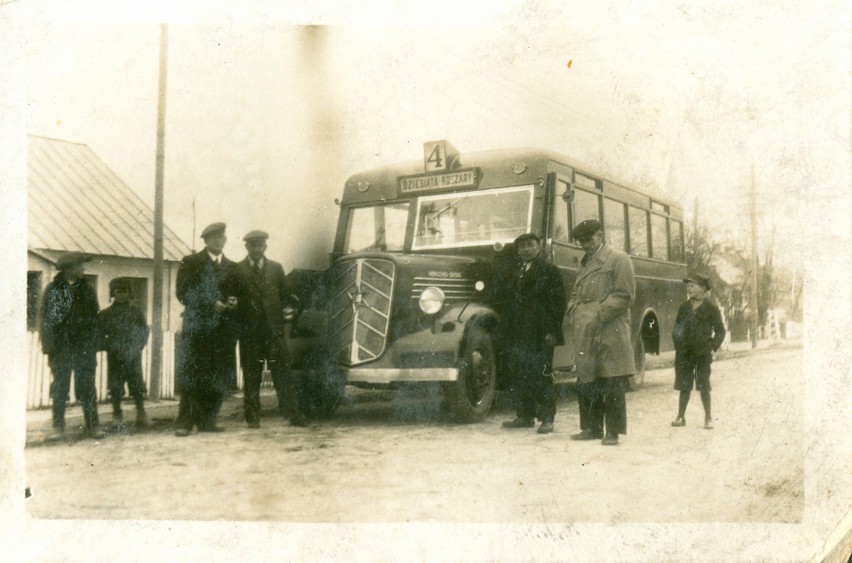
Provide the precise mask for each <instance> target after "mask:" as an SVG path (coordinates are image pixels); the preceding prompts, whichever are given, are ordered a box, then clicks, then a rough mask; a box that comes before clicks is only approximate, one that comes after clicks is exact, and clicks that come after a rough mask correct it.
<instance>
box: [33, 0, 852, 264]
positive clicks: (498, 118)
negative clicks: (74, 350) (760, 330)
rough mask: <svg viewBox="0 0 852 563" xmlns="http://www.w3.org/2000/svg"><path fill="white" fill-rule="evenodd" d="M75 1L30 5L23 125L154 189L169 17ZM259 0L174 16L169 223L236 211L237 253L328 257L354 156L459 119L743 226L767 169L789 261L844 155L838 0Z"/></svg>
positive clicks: (477, 141) (766, 232)
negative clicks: (296, 0)
mask: <svg viewBox="0 0 852 563" xmlns="http://www.w3.org/2000/svg"><path fill="white" fill-rule="evenodd" d="M79 5H80V6H83V7H86V8H88V11H87V10H86V9H81V10H79V11H74V10H68V9H65V8H63V6H64V4H62V3H57V2H35V3H30V4H29V6H28V9H29V10H32V12H31V15H33V16H34V17H33V19H32V21H35V22H38V23H35V24H33V25H32V26H31V27H30V28H29V29H28V32H27V33H26V34H25V36H26V45H25V47H24V49H23V53H24V60H26V61H27V71H26V73H25V80H24V90H23V97H24V98H25V101H26V112H25V113H26V115H25V119H26V125H25V128H26V131H27V132H28V133H29V134H35V135H45V136H49V137H55V138H59V139H65V140H69V141H74V142H80V143H85V144H87V145H89V146H90V147H92V149H94V151H95V152H96V153H97V154H98V155H99V156H100V157H101V158H102V159H103V160H104V161H105V162H106V164H107V165H108V166H109V167H110V168H111V169H112V170H113V171H115V172H116V173H117V174H118V176H119V177H121V178H122V179H123V180H124V181H125V182H126V183H127V184H128V185H129V186H131V187H132V188H133V189H134V190H135V191H136V192H137V193H138V194H139V195H140V196H141V197H142V198H143V199H144V200H145V201H147V202H150V203H151V205H152V207H153V194H154V162H155V159H154V156H155V146H156V145H155V141H156V107H157V106H156V101H157V76H158V74H157V73H158V61H159V59H158V57H159V42H160V26H159V25H158V23H157V22H158V21H159V20H158V19H157V17H156V14H147V13H144V12H141V13H131V14H127V13H123V12H110V11H109V10H101V11H97V10H96V9H95V8H96V7H97V3H94V2H85V3H83V2H81V3H79ZM249 5H250V6H251V5H254V6H259V7H260V8H258V9H255V10H253V11H252V10H249V9H246V10H245V11H243V12H240V13H238V14H237V16H234V17H228V18H222V17H215V15H211V14H206V15H203V16H199V15H198V14H191V13H178V14H175V13H171V14H170V16H171V24H170V25H169V27H168V86H167V97H166V100H167V115H166V169H165V189H164V193H165V221H166V223H167V225H169V226H170V227H171V228H172V229H173V230H174V231H175V232H177V233H178V235H179V236H180V237H181V238H183V239H184V241H186V242H187V243H188V244H190V245H191V246H195V247H196V248H197V247H199V246H200V240H199V239H198V236H199V233H200V231H201V230H202V229H203V228H204V226H205V225H207V224H208V223H211V222H214V221H225V222H226V223H227V224H228V225H229V239H230V242H229V245H228V246H227V247H226V249H225V252H226V254H230V255H231V256H232V257H235V258H240V257H242V255H243V254H244V249H243V248H242V242H241V237H242V235H243V234H244V233H246V232H247V231H249V230H252V229H255V228H260V229H264V230H267V231H269V232H270V235H271V239H270V242H269V255H270V256H272V257H274V258H277V259H279V260H282V261H283V262H284V264H285V267H288V268H291V267H317V266H321V265H323V264H324V263H325V254H326V252H327V251H328V250H329V249H330V245H331V240H332V237H333V231H334V227H335V224H336V216H337V211H338V208H337V207H336V206H335V204H334V198H335V197H338V196H339V195H340V193H341V191H342V187H343V184H344V182H345V180H346V178H347V177H348V176H350V175H351V174H354V173H356V172H357V171H359V170H363V169H365V168H371V167H375V166H381V165H384V164H389V163H392V162H396V161H399V160H415V159H419V158H421V155H422V143H423V142H425V141H430V140H435V139H447V140H449V141H450V142H451V143H452V144H453V145H454V146H455V147H457V148H458V149H459V150H460V151H461V153H462V154H464V153H465V152H471V151H480V150H487V149H493V148H509V147H538V148H544V149H548V150H554V151H557V152H560V153H563V154H566V155H568V156H570V157H571V158H572V159H573V160H576V161H580V162H584V163H588V164H589V167H590V168H591V169H594V170H597V171H600V172H601V173H602V174H604V175H605V176H607V177H610V178H612V179H615V180H617V181H620V182H623V183H626V184H627V185H631V186H636V187H638V188H641V189H644V188H649V189H654V190H657V191H660V192H661V193H663V194H665V195H667V196H668V197H669V198H671V199H674V200H676V201H678V202H680V203H681V204H682V205H683V206H684V208H685V209H686V211H687V214H688V215H689V216H691V215H692V213H693V211H694V209H695V206H696V203H697V205H698V209H699V216H700V218H701V220H702V221H705V222H706V223H707V224H708V225H709V226H711V227H712V228H713V230H714V233H716V234H717V236H718V237H720V238H726V239H730V240H733V241H741V242H742V243H743V244H745V245H746V248H748V246H747V245H748V242H749V230H748V229H749V220H748V202H749V199H748V194H749V189H750V186H751V181H752V180H751V178H752V170H753V175H754V182H755V186H756V191H757V194H758V195H757V204H758V208H759V217H760V225H759V242H760V246H761V249H762V250H761V254H763V249H765V247H766V245H767V244H768V243H769V241H770V240H773V241H774V250H775V254H776V257H778V258H779V259H780V260H782V261H784V262H786V263H787V264H790V265H791V266H795V265H797V263H798V261H799V259H800V258H799V256H800V254H801V252H802V244H803V243H802V240H801V237H798V236H796V234H795V233H797V232H799V231H800V230H801V228H802V227H803V225H804V222H805V221H807V220H808V219H807V213H806V208H805V207H803V205H802V202H803V198H807V197H813V196H814V195H815V194H814V187H815V185H816V186H819V185H820V183H821V182H825V183H826V184H829V183H831V182H835V181H837V178H838V177H839V176H843V175H844V172H843V171H842V170H841V168H840V167H841V166H842V164H843V162H842V160H838V158H837V156H838V154H841V153H839V152H833V151H840V150H842V151H843V152H842V155H843V156H845V155H846V152H847V151H846V149H845V148H842V149H841V147H840V146H839V142H840V141H842V140H843V139H844V138H847V137H848V131H847V132H844V131H843V125H844V124H846V123H848V114H849V112H848V99H847V98H846V97H843V96H837V95H836V94H837V92H838V91H846V92H849V90H850V89H849V73H848V60H849V49H848V39H847V34H846V27H845V25H843V24H842V21H841V20H842V19H843V18H840V17H839V16H841V15H843V14H845V13H847V12H845V11H844V10H843V9H842V8H841V7H842V4H841V3H836V4H834V3H831V2H829V3H827V4H826V9H825V10H815V9H814V8H813V7H812V6H811V5H810V3H807V2H804V1H787V2H773V3H763V2H753V3H748V2H746V3H741V2H740V3H728V2H722V3H714V4H712V5H711V4H707V5H705V6H704V7H698V6H696V5H694V3H689V2H674V1H671V2H664V1H661V2H645V3H641V5H624V4H623V3H616V2H601V3H587V2H572V1H568V2H561V1H555V0H553V1H550V0H536V1H531V2H520V1H503V2H496V3H493V4H491V5H490V6H491V9H490V10H489V11H484V10H482V8H481V6H480V5H478V4H473V5H471V6H468V7H467V8H464V9H462V8H459V7H458V6H452V4H451V3H443V2H439V3H437V4H432V6H436V11H418V12H416V13H415V14H414V15H411V14H409V13H408V12H406V14H409V15H407V16H406V17H402V16H401V15H400V14H401V12H397V13H396V16H397V17H393V16H394V14H393V13H391V14H385V17H380V16H379V15H377V13H376V12H375V11H374V12H372V14H373V15H372V17H371V15H370V13H367V14H366V15H365V14H363V13H362V12H360V11H356V10H351V11H348V12H347V11H343V12H342V13H341V14H338V16H337V17H331V16H324V17H319V16H317V15H316V14H307V15H304V16H303V17H291V16H292V14H290V13H289V12H286V11H281V10H279V11H276V10H275V9H273V8H271V7H270V6H271V5H272V3H261V2H258V3H255V4H252V3H249ZM388 5H391V6H394V7H395V6H396V5H397V4H396V3H388ZM477 6H479V7H477ZM451 7H452V9H450V8H451ZM447 10H450V11H449V13H450V14H455V15H456V17H451V16H449V15H447V14H448V12H447ZM430 12H431V13H430ZM303 23H319V24H327V25H310V26H309V25H301V24H303ZM569 63H570V66H569ZM838 117H839V118H841V119H839V120H838ZM835 142H837V144H835ZM816 191H817V192H818V191H819V189H817V190H816Z"/></svg>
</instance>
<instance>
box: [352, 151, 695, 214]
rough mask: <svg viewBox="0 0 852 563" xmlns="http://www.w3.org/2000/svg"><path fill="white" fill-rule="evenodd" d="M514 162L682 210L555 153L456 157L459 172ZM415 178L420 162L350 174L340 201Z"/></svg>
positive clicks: (421, 172)
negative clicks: (558, 167)
mask: <svg viewBox="0 0 852 563" xmlns="http://www.w3.org/2000/svg"><path fill="white" fill-rule="evenodd" d="M516 162H523V163H525V164H526V165H527V167H529V168H532V169H535V168H539V169H544V168H545V167H546V165H547V163H548V162H556V163H559V164H563V165H565V166H569V167H571V168H573V169H575V170H577V171H579V172H582V173H585V174H587V175H589V176H592V177H594V178H597V179H599V180H604V181H607V182H610V183H612V184H616V185H618V186H620V187H622V188H626V189H628V190H630V191H633V192H636V193H639V194H642V195H645V196H648V197H650V198H651V199H653V200H654V201H658V202H660V203H662V204H664V205H670V206H673V207H676V208H681V205H680V204H679V203H677V202H675V201H674V200H672V199H671V198H669V197H667V196H665V195H663V194H662V193H660V191H659V190H658V189H656V188H650V189H643V190H638V189H636V188H633V187H631V186H630V184H628V183H624V182H620V181H618V180H615V179H613V178H611V177H608V176H606V175H604V174H600V173H599V172H597V171H596V170H594V169H592V168H590V167H588V166H586V165H584V164H582V163H580V162H578V161H575V160H573V159H571V158H569V157H567V156H565V155H562V154H559V153H557V152H555V151H550V150H545V149H534V148H519V149H499V150H490V151H481V152H472V153H462V154H460V155H459V163H460V166H459V167H460V168H481V169H483V170H490V169H494V168H497V167H504V166H512V165H513V164H514V163H516ZM416 175H425V172H424V170H423V161H422V160H410V161H405V162H397V163H393V164H388V165H385V166H380V167H378V168H372V169H370V170H364V171H362V172H358V173H355V174H353V175H352V176H350V177H349V178H348V179H347V180H346V184H345V187H344V193H343V199H344V201H348V200H350V199H353V197H352V196H354V199H361V198H359V197H357V196H356V194H357V190H358V185H359V183H363V182H367V183H369V184H370V185H373V186H395V185H396V183H397V179H398V178H399V177H400V176H416Z"/></svg>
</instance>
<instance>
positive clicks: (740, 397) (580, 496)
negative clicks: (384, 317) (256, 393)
mask: <svg viewBox="0 0 852 563" xmlns="http://www.w3.org/2000/svg"><path fill="white" fill-rule="evenodd" d="M673 377H674V375H673V369H671V368H670V367H668V368H664V369H654V370H651V371H648V372H647V373H646V378H645V385H644V387H643V388H642V389H641V390H640V391H638V392H634V393H630V394H628V396H627V409H628V433H627V435H626V436H622V437H621V443H620V444H619V445H618V446H617V447H604V446H601V444H600V442H599V441H591V442H576V441H571V440H569V436H570V434H572V433H574V432H577V431H578V428H577V425H578V413H577V401H576V396H575V395H574V392H573V390H572V389H571V388H570V387H563V388H561V390H560V391H561V398H560V399H559V402H558V411H557V416H556V423H555V428H556V431H555V432H554V433H553V434H550V435H538V434H536V433H535V431H534V429H529V430H527V429H523V430H505V429H503V428H502V427H501V425H500V423H501V422H502V421H503V420H507V419H509V418H512V417H513V415H514V413H513V412H512V410H511V408H510V407H509V403H508V399H507V398H506V397H505V396H504V395H502V394H501V395H500V396H499V399H498V402H497V404H496V405H495V407H494V408H493V409H492V411H491V413H490V414H489V416H488V418H487V420H486V421H485V422H483V423H480V424H473V425H455V424H451V423H448V422H445V421H444V420H442V418H441V416H440V414H439V413H438V401H437V398H436V396H435V395H434V392H433V390H432V389H430V388H429V387H423V388H420V389H417V390H412V391H410V392H405V393H403V392H399V393H390V392H378V391H358V390H351V392H348V399H349V400H348V402H347V404H345V405H343V406H342V407H341V408H340V409H339V410H338V412H337V414H336V415H335V416H334V417H333V418H332V419H331V420H326V421H318V422H315V423H313V424H312V425H311V427H309V428H296V427H291V426H289V425H288V424H287V422H286V420H284V419H283V418H280V417H277V416H273V415H272V409H273V407H274V398H273V397H272V396H271V395H269V396H264V408H265V411H266V413H267V415H266V416H265V418H264V419H263V420H262V423H261V428H260V429H259V430H250V429H248V428H246V425H245V423H244V421H243V420H242V419H241V413H240V410H239V401H237V400H234V399H232V400H230V401H229V402H228V403H226V406H225V408H224V409H223V412H222V415H221V417H220V423H221V424H222V425H223V426H225V427H226V429H227V430H226V432H224V433H221V434H193V435H192V436H190V437H187V438H177V437H175V436H174V434H173V430H172V428H171V420H169V419H167V418H159V419H158V418H157V417H156V415H155V416H154V421H155V425H154V428H152V429H151V430H148V431H145V432H141V433H138V434H124V435H117V434H111V435H109V436H108V437H107V438H106V439H104V440H101V441H98V442H94V441H91V440H79V441H75V440H69V441H67V442H64V443H59V444H49V445H28V447H27V448H26V450H25V458H26V464H27V484H28V486H29V487H30V488H31V490H32V493H33V496H32V498H30V499H29V500H28V501H27V504H26V507H27V509H28V511H29V513H30V514H31V515H32V516H33V517H34V518H47V519H55V518H62V519H65V518H70V519H74V518H86V519H105V520H108V519H176V520H221V519H224V520H247V521H262V520H269V521H288V522H414V521H419V522H483V523H486V522H488V523H498V522H502V523H517V522H530V523H551V522H604V523H624V522H661V523H675V522H682V523H689V522H732V523H738V522H764V523H766V522H770V523H794V522H797V521H799V520H800V518H801V517H802V511H803V506H804V481H803V480H804V470H803V457H804V452H803V418H804V416H803V407H802V405H803V402H802V395H803V393H802V389H803V381H804V378H803V374H802V349H801V348H800V347H781V348H769V349H762V350H756V351H753V352H749V353H747V354H743V355H741V356H732V357H731V359H727V360H724V361H717V362H715V363H714V364H713V376H712V383H713V414H714V419H715V421H714V422H715V428H714V429H712V430H705V429H704V428H703V424H702V423H703V418H704V415H703V410H702V407H701V401H700V398H699V397H698V393H697V392H694V393H693V396H692V400H691V402H690V404H689V408H688V410H687V413H686V420H687V426H686V427H684V428H672V427H671V426H670V422H671V420H672V419H673V418H674V416H675V414H676V410H677V392H676V391H674V390H673V389H672V382H673ZM270 401H272V402H270ZM74 409H77V410H79V407H74ZM101 413H102V414H101V418H102V421H108V420H109V411H108V408H106V407H104V406H102V407H101ZM131 413H132V407H131V408H130V412H129V413H126V416H132V414H131Z"/></svg>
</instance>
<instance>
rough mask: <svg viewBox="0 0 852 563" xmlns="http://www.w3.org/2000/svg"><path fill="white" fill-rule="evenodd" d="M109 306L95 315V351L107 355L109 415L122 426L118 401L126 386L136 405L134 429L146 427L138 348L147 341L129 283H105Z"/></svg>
mask: <svg viewBox="0 0 852 563" xmlns="http://www.w3.org/2000/svg"><path fill="white" fill-rule="evenodd" d="M109 291H110V295H111V296H112V298H113V302H112V304H111V305H110V306H109V307H107V308H106V309H104V310H103V311H101V312H100V313H99V314H98V336H99V339H98V349H99V350H104V351H105V352H106V356H107V387H108V389H109V394H110V399H111V400H112V416H113V420H114V421H115V424H116V425H117V426H120V427H123V424H124V415H123V413H122V411H121V399H122V397H124V386H125V384H126V385H127V389H128V391H130V396H131V397H133V402H134V403H135V405H136V426H137V427H140V428H141V427H146V426H148V425H149V422H148V415H147V414H146V413H145V381H144V380H143V379H142V349H143V348H145V344H147V342H148V332H149V330H148V324H147V323H146V322H145V316H144V315H143V314H142V311H140V310H139V308H138V307H136V306H134V305H133V304H132V303H131V302H130V299H131V297H132V295H133V293H132V288H131V285H130V280H128V279H126V278H115V279H113V280H112V281H110V282H109Z"/></svg>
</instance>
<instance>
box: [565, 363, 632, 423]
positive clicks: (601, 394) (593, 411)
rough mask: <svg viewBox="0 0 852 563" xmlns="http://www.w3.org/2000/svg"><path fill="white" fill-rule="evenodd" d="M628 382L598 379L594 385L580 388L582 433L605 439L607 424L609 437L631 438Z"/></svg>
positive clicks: (621, 377) (612, 378)
mask: <svg viewBox="0 0 852 563" xmlns="http://www.w3.org/2000/svg"><path fill="white" fill-rule="evenodd" d="M627 378H628V376H626V375H622V376H619V377H596V378H595V380H594V381H592V382H591V383H578V384H577V395H578V401H577V402H578V403H579V406H580V429H581V430H587V429H588V430H591V432H592V433H594V434H595V435H599V436H603V434H604V423H605V424H606V433H607V434H609V435H617V434H627V402H626V401H625V399H624V392H625V391H626V390H627V387H628V385H629V384H628V380H627Z"/></svg>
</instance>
